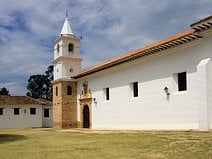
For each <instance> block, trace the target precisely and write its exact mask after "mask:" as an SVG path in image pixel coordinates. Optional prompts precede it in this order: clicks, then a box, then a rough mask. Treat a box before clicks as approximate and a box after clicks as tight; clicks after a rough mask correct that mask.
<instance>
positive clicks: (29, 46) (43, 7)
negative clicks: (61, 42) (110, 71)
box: [0, 0, 212, 95]
mask: <svg viewBox="0 0 212 159" xmlns="http://www.w3.org/2000/svg"><path fill="white" fill-rule="evenodd" d="M66 10H69V11H70V19H71V25H72V30H73V32H74V33H75V35H76V36H78V37H82V41H81V56H82V58H83V62H82V67H83V68H87V67H90V66H93V65H95V64H98V63H101V62H104V61H106V60H109V59H111V58H113V57H116V56H119V55H122V54H125V53H127V52H129V51H132V50H135V49H139V48H141V47H144V46H145V45H148V44H151V43H153V42H156V41H158V40H162V39H163V38H166V37H168V36H171V35H174V34H176V33H179V32H182V31H184V30H187V29H189V24H191V23H193V22H195V21H197V20H200V19H201V18H204V17H207V16H209V15H211V14H212V0H1V1H0V87H7V88H8V89H9V90H10V93H11V94H12V95H25V94H26V85H27V80H28V78H29V76H30V75H32V74H39V73H44V72H45V70H46V68H47V67H48V65H50V64H51V61H52V60H53V46H52V41H53V40H55V39H56V38H57V36H58V35H59V33H60V31H61V28H62V25H63V22H64V19H65V11H66Z"/></svg>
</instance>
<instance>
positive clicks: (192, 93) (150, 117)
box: [78, 37, 212, 130]
mask: <svg viewBox="0 0 212 159" xmlns="http://www.w3.org/2000/svg"><path fill="white" fill-rule="evenodd" d="M211 41H212V37H206V38H203V39H202V40H201V41H199V42H198V43H195V44H193V45H190V46H186V47H183V48H180V49H179V48H178V49H177V50H176V49H175V50H173V51H171V50H168V51H166V52H163V55H161V56H157V57H155V58H150V57H149V58H148V59H146V60H144V59H139V60H137V61H134V62H131V63H129V64H128V66H126V67H124V66H123V65H122V66H118V67H114V68H111V69H108V70H105V71H102V72H101V73H96V74H93V75H90V76H87V77H86V78H81V79H79V82H78V92H79V94H80V93H81V91H82V83H83V82H84V81H85V80H87V81H88V86H89V88H90V89H91V92H92V97H93V98H96V101H97V104H94V103H93V104H92V128H93V129H149V130H150V129H199V120H202V119H200V115H199V110H200V106H201V105H202V101H205V100H206V99H207V98H206V96H204V93H205V95H206V94H207V93H206V92H201V91H204V89H201V88H200V83H199V82H200V81H199V79H200V78H199V74H198V72H197V66H198V64H199V63H200V62H201V60H203V59H206V58H211V56H212V53H211V50H212V45H211ZM167 52H168V54H167ZM171 52H172V53H171ZM132 63H135V64H132ZM184 71H186V72H187V91H183V92H178V91H177V86H176V82H175V78H174V77H175V74H176V73H180V72H184ZM132 82H138V83H139V97H137V98H132V96H131V93H130V92H131V91H130V84H131V83H132ZM106 87H109V88H110V100H109V101H106V100H105V98H104V92H103V90H104V88H106ZM164 87H168V88H169V92H170V96H169V97H167V95H166V93H165V92H164ZM205 91H206V90H205ZM200 93H202V95H200ZM79 94H78V98H79ZM200 99H201V100H200ZM210 102H211V101H209V103H210ZM79 107H80V105H79V101H78V121H79V120H80V112H79ZM210 120H211V117H210ZM201 122H202V121H201Z"/></svg>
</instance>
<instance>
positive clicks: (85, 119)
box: [83, 105, 90, 128]
mask: <svg viewBox="0 0 212 159" xmlns="http://www.w3.org/2000/svg"><path fill="white" fill-rule="evenodd" d="M83 128H90V111H89V107H88V105H85V106H84V108H83Z"/></svg>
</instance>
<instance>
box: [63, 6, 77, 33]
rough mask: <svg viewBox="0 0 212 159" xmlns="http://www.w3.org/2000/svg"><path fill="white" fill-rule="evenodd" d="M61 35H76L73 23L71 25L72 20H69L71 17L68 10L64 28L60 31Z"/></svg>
mask: <svg viewBox="0 0 212 159" xmlns="http://www.w3.org/2000/svg"><path fill="white" fill-rule="evenodd" d="M60 35H63V36H70V35H71V36H74V33H73V32H72V29H71V25H70V22H69V18H68V10H67V11H66V19H65V22H64V24H63V28H62V30H61V32H60Z"/></svg>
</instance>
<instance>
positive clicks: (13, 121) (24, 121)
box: [0, 105, 42, 128]
mask: <svg viewBox="0 0 212 159" xmlns="http://www.w3.org/2000/svg"><path fill="white" fill-rule="evenodd" d="M0 107H1V108H4V110H3V115H0V128H28V127H42V106H41V105H24V106H23V105H15V106H0ZM13 108H20V113H19V115H14V109H13ZM30 108H36V114H35V115H30Z"/></svg>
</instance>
